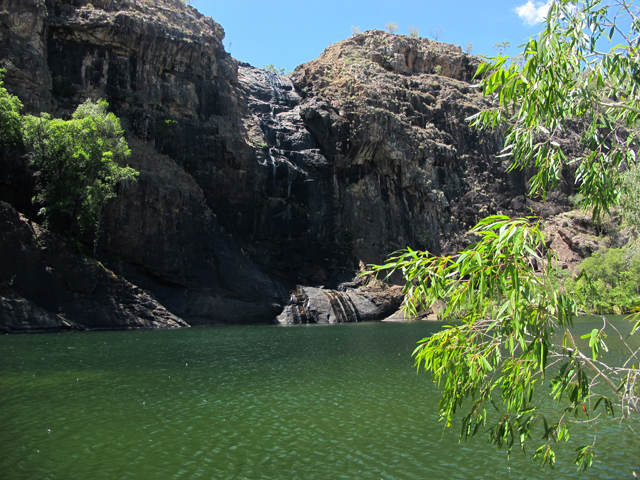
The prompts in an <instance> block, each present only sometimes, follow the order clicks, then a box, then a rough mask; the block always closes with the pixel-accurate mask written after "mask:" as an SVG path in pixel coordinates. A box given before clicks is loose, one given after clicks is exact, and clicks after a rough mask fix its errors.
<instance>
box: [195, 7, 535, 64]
mask: <svg viewBox="0 0 640 480" xmlns="http://www.w3.org/2000/svg"><path fill="white" fill-rule="evenodd" d="M546 3H547V2H546V1H544V2H540V1H535V0H496V1H482V0H475V1H466V0H465V1H455V0H449V1H447V0H438V1H436V0H415V1H414V0H391V1H389V0H387V1H380V0H369V1H364V0H324V1H322V2H317V3H316V2H305V1H300V0H296V1H293V0H271V1H260V2H258V1H255V0H224V1H223V0H197V1H194V2H193V6H194V7H195V8H197V9H198V10H199V11H200V12H201V13H203V14H205V15H208V16H210V17H212V18H213V19H214V20H215V21H216V22H218V23H219V24H221V25H222V27H223V28H224V29H225V32H226V37H225V39H224V46H225V49H226V50H227V51H228V52H230V53H231V55H232V56H233V57H234V58H236V59H238V60H241V61H244V62H247V63H250V64H251V65H253V66H256V67H260V68H262V67H263V66H264V65H267V64H273V65H275V66H276V67H279V68H284V69H285V70H286V71H289V70H293V69H294V68H295V67H296V66H298V65H300V64H301V63H305V62H308V61H310V60H313V59H315V58H317V57H318V56H319V55H320V54H321V53H322V51H323V50H324V49H325V48H326V47H327V46H329V45H331V44H332V43H335V42H338V41H340V40H343V39H345V38H347V37H349V36H350V35H351V27H352V26H353V27H360V29H361V31H365V30H370V29H374V28H378V29H384V28H385V25H386V24H387V23H389V22H397V24H398V32H397V33H399V34H405V35H406V34H407V33H408V28H409V26H415V27H416V28H418V29H419V30H420V36H421V37H425V38H432V37H431V35H430V31H433V30H436V29H438V28H440V29H441V32H442V37H441V38H440V41H442V42H447V43H452V44H459V45H460V46H463V47H464V46H465V45H466V44H467V43H468V42H471V43H473V53H475V54H480V53H486V54H490V55H493V54H495V50H494V49H493V46H494V45H495V44H496V43H497V42H503V41H509V42H511V49H510V50H508V51H507V53H510V54H516V53H518V52H519V50H518V49H517V48H516V47H517V46H518V45H521V44H522V43H524V42H525V41H526V39H527V38H529V37H530V36H532V35H535V34H536V33H537V32H538V31H539V30H540V27H539V22H540V21H541V19H542V16H541V14H544V13H545V12H546V8H547V7H546ZM518 8H519V10H516V9H518Z"/></svg>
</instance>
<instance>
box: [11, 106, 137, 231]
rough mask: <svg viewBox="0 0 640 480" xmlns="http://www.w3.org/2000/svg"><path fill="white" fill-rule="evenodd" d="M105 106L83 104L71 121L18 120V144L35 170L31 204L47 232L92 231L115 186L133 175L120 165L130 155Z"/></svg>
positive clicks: (115, 118)
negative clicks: (20, 124)
mask: <svg viewBox="0 0 640 480" xmlns="http://www.w3.org/2000/svg"><path fill="white" fill-rule="evenodd" d="M107 107H108V104H107V102H105V101H102V100H99V101H97V102H93V101H92V100H87V101H86V102H85V103H83V104H82V105H80V106H79V107H78V108H77V110H76V111H75V113H74V114H73V116H72V118H71V120H60V119H51V118H50V117H49V115H47V114H42V115H41V116H40V117H34V116H26V117H24V122H23V125H24V140H25V143H26V146H27V148H28V149H29V151H30V152H31V153H30V156H31V164H32V166H33V167H35V168H36V169H37V171H38V172H37V178H38V184H39V187H40V189H39V191H38V193H37V195H36V197H35V198H34V201H35V202H36V203H38V204H40V205H42V208H41V210H40V214H41V215H42V216H43V218H44V220H45V223H46V224H47V226H48V227H49V228H52V229H54V230H57V231H59V232H61V233H63V234H66V235H69V236H76V235H79V234H82V233H84V232H86V231H89V230H95V233H96V235H97V226H98V223H99V220H100V216H101V212H102V207H103V206H104V204H105V203H106V202H107V200H109V199H110V198H113V197H115V196H116V191H115V189H116V185H117V184H118V183H119V182H120V181H122V180H134V179H135V178H136V177H137V175H138V173H137V172H136V171H135V170H134V169H133V168H131V167H128V166H123V165H124V162H125V160H126V158H127V157H128V156H129V154H130V150H129V147H128V145H127V142H126V141H125V139H124V133H123V131H122V127H121V126H120V121H119V119H118V118H117V117H116V116H115V115H114V114H113V113H108V112H107Z"/></svg>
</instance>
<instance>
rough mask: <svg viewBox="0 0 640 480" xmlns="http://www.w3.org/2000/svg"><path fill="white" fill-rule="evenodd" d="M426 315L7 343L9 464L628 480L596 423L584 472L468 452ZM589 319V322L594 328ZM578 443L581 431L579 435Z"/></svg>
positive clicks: (197, 473)
mask: <svg viewBox="0 0 640 480" xmlns="http://www.w3.org/2000/svg"><path fill="white" fill-rule="evenodd" d="M434 328H437V326H434V325H433V324H426V323H412V324H380V323H367V324H355V325H338V326H299V327H288V328H283V327H269V326H260V327H229V328H208V329H195V328H194V329H185V330H176V331H135V332H94V333H80V334H61V335H30V336H3V337H1V338H0V359H1V361H2V365H3V366H2V371H1V373H0V403H1V405H2V408H1V409H0V449H1V450H0V452H1V455H0V472H2V478H3V479H5V480H13V479H23V478H38V479H41V478H42V479H44V478H47V479H83V480H84V479H129V478H142V479H151V478H158V479H170V478H171V479H196V478H203V479H216V480H218V479H238V478H247V479H258V478H260V479H296V478H298V479H338V478H344V479H381V478H382V479H398V480H400V479H402V480H405V479H424V478H429V479H449V478H454V479H455V478H459V479H467V478H477V479H506V478H531V479H538V478H553V479H559V478H577V477H578V476H580V477H581V478H603V479H606V478H611V479H620V478H632V476H631V472H632V470H636V471H637V472H638V473H639V474H640V440H639V439H638V438H637V437H635V436H634V434H633V432H631V431H630V430H629V429H628V428H625V427H622V428H619V427H616V426H614V425H610V426H607V427H606V428H605V429H604V430H603V429H602V428H601V429H600V430H599V431H598V436H599V445H600V449H599V452H598V457H597V460H596V464H595V465H594V467H593V469H592V470H590V471H588V472H587V474H586V475H585V474H580V475H578V474H577V473H576V471H575V467H573V466H572V464H571V462H570V461H567V460H568V458H569V457H570V458H572V457H573V456H574V453H573V448H575V445H569V446H568V447H567V448H565V450H566V451H567V452H566V455H565V456H563V455H560V456H561V461H562V464H561V465H560V466H559V467H557V468H556V470H555V471H551V470H548V469H546V470H540V469H539V468H538V467H537V466H536V464H534V463H532V462H531V461H530V460H529V459H528V457H526V456H525V455H523V454H521V453H519V452H515V453H514V454H512V457H511V460H510V461H508V462H507V461H506V455H505V453H504V452H498V451H495V450H494V449H493V448H492V447H489V446H487V445H485V441H484V439H483V438H477V439H475V440H473V441H472V442H471V443H468V444H463V445H459V444H458V438H457V435H456V431H455V430H452V429H449V430H448V431H446V432H443V430H442V424H439V423H438V422H437V401H438V397H437V392H436V391H435V389H434V387H433V385H432V384H431V382H430V381H429V379H428V376H427V375H425V374H420V375H416V372H415V370H414V368H413V367H412V360H411V352H412V351H413V348H414V346H415V342H416V341H417V340H419V339H420V338H423V337H425V336H427V335H428V334H429V333H430V332H432V331H433V329H434ZM590 328H591V326H590V325H585V329H588V330H587V331H589V330H590ZM574 438H575V437H574Z"/></svg>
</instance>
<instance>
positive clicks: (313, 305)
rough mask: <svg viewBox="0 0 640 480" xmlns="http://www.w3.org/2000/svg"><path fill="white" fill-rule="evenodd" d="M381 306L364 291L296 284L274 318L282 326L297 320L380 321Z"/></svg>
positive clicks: (307, 321)
mask: <svg viewBox="0 0 640 480" xmlns="http://www.w3.org/2000/svg"><path fill="white" fill-rule="evenodd" d="M384 317H385V314H384V309H383V308H380V307H379V306H378V305H376V303H375V302H374V299H373V298H372V296H371V295H369V294H367V293H366V292H364V291H358V290H347V291H345V292H340V291H337V290H329V289H323V288H314V287H303V286H301V285H298V286H297V287H296V290H295V291H294V293H293V294H292V295H291V303H290V305H287V306H286V307H285V309H284V311H283V312H282V313H281V314H280V315H278V317H277V318H276V323H279V324H281V325H294V324H300V323H351V322H367V321H373V320H382V319H383V318H384Z"/></svg>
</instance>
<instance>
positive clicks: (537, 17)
mask: <svg viewBox="0 0 640 480" xmlns="http://www.w3.org/2000/svg"><path fill="white" fill-rule="evenodd" d="M550 6H551V0H549V1H547V3H543V2H535V3H534V2H533V0H528V1H527V3H525V4H524V5H522V6H520V7H516V8H514V9H513V11H514V12H516V13H517V14H518V16H519V17H520V18H521V19H523V20H524V23H526V24H527V25H538V24H539V23H540V22H542V21H543V20H544V19H545V17H546V16H547V12H548V11H549V7H550Z"/></svg>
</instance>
